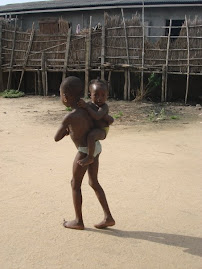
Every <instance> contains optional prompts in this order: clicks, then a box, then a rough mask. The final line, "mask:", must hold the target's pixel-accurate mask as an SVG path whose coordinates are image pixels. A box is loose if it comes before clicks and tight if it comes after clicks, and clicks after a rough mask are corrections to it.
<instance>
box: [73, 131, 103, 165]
mask: <svg viewBox="0 0 202 269" xmlns="http://www.w3.org/2000/svg"><path fill="white" fill-rule="evenodd" d="M105 137H106V132H105V131H104V130H102V129H94V130H92V131H91V132H90V133H89V134H88V137H87V143H88V155H87V156H86V157H85V158H84V159H83V160H80V161H78V164H80V165H81V166H87V165H89V164H91V163H93V161H94V156H93V154H94V152H95V142H96V141H98V140H104V139H105Z"/></svg>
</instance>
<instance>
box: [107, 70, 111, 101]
mask: <svg viewBox="0 0 202 269" xmlns="http://www.w3.org/2000/svg"><path fill="white" fill-rule="evenodd" d="M111 76H112V71H111V70H110V71H109V74H108V79H107V83H108V91H109V96H110V97H112V87H111Z"/></svg>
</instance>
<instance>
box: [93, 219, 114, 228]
mask: <svg viewBox="0 0 202 269" xmlns="http://www.w3.org/2000/svg"><path fill="white" fill-rule="evenodd" d="M114 225H115V220H114V219H113V218H109V219H104V220H103V221H101V222H100V223H98V224H95V225H94V226H95V228H97V229H104V228H107V227H109V226H114Z"/></svg>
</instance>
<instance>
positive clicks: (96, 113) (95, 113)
mask: <svg viewBox="0 0 202 269" xmlns="http://www.w3.org/2000/svg"><path fill="white" fill-rule="evenodd" d="M78 105H79V107H83V108H84V109H86V110H87V111H88V114H89V115H90V116H91V117H92V118H93V119H94V120H100V119H102V118H103V117H104V116H105V115H107V113H108V110H109V109H108V105H107V104H104V105H103V106H102V107H99V109H98V111H95V110H94V109H93V108H91V107H90V105H89V104H88V103H86V102H85V101H84V100H82V99H81V100H80V101H79V102H78Z"/></svg>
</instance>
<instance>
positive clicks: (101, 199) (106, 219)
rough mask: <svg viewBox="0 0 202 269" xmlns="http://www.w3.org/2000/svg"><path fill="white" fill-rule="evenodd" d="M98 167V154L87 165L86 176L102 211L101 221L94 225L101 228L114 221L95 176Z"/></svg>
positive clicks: (113, 223)
mask: <svg viewBox="0 0 202 269" xmlns="http://www.w3.org/2000/svg"><path fill="white" fill-rule="evenodd" d="M98 167H99V155H98V156H96V157H95V159H94V162H93V163H92V164H90V165H89V166H88V176H89V185H90V186H91V187H92V188H93V189H94V191H95V194H96V195H97V198H98V200H99V202H100V204H101V206H102V209H103V211H104V220H103V221H101V222H100V223H99V224H96V225H95V227H96V228H98V229H103V228H106V227H108V226H114V225H115V221H114V219H113V217H112V215H111V212H110V209H109V206H108V203H107V199H106V196H105V193H104V190H103V189H102V187H101V186H100V184H99V182H98V178H97V174H98Z"/></svg>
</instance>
